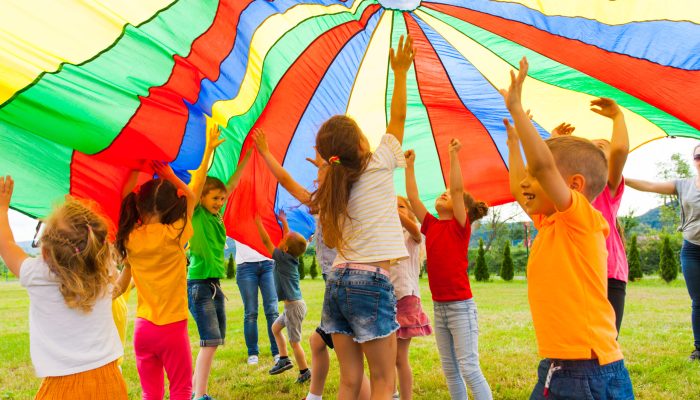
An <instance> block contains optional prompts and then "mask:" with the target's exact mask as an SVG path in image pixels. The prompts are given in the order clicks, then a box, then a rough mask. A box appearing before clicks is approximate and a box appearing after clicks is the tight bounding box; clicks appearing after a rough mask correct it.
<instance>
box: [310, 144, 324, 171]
mask: <svg viewBox="0 0 700 400" xmlns="http://www.w3.org/2000/svg"><path fill="white" fill-rule="evenodd" d="M314 152H315V153H316V158H309V157H306V161H308V162H310V163H311V164H313V165H314V166H315V167H316V168H321V166H323V164H325V163H326V161H325V160H324V159H323V157H321V155H320V154H319V153H318V150H317V149H316V146H314Z"/></svg>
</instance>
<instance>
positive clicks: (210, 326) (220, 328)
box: [187, 279, 226, 347]
mask: <svg viewBox="0 0 700 400" xmlns="http://www.w3.org/2000/svg"><path fill="white" fill-rule="evenodd" d="M224 300H225V296H224V292H223V291H222V290H221V285H220V284H219V280H218V279H188V280H187V305H188V307H189V309H190V313H191V314H192V317H193V318H194V322H196V323H197V330H198V331H199V346H200V347H216V346H220V345H222V344H224V339H225V338H226V310H225V309H224Z"/></svg>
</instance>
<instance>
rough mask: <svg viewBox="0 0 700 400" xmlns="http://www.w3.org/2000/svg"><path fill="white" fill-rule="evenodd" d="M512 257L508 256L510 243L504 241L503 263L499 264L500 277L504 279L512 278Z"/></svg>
mask: <svg viewBox="0 0 700 400" xmlns="http://www.w3.org/2000/svg"><path fill="white" fill-rule="evenodd" d="M513 273H514V272H513V259H512V258H511V257H510V244H509V243H508V242H506V245H505V248H504V249H503V263H502V264H501V273H500V275H501V278H503V280H504V281H512V280H513Z"/></svg>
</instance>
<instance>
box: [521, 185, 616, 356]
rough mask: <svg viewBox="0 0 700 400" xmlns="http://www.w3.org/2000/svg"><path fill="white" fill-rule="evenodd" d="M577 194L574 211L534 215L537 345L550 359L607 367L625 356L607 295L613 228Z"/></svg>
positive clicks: (532, 297) (530, 276)
mask: <svg viewBox="0 0 700 400" xmlns="http://www.w3.org/2000/svg"><path fill="white" fill-rule="evenodd" d="M571 196H572V204H571V207H569V209H568V210H566V211H560V212H556V213H554V214H552V215H551V216H549V217H545V216H544V215H535V216H533V221H534V222H535V227H536V228H537V229H538V230H539V232H538V234H537V238H536V239H535V242H534V244H533V246H532V253H531V254H530V260H529V261H528V264H527V280H528V299H529V301H530V310H531V312H532V321H533V323H534V325H535V336H537V346H538V348H539V353H540V356H542V357H545V358H554V359H565V360H577V359H592V358H596V357H597V358H598V361H599V363H600V365H605V364H609V363H611V362H614V361H618V360H621V359H622V358H623V357H622V352H621V351H620V346H619V345H618V343H617V341H616V340H615V338H616V336H617V330H616V328H615V312H614V311H613V308H612V306H611V305H610V302H609V301H608V294H607V289H608V281H607V277H608V275H607V274H608V270H607V256H608V253H607V250H606V247H605V237H606V236H607V235H608V233H609V227H608V223H607V222H606V221H605V219H604V218H603V215H602V214H601V213H600V212H599V211H597V210H596V209H594V208H593V206H592V205H591V203H589V202H588V200H587V199H586V198H585V197H584V196H583V195H582V194H581V193H579V192H576V191H571Z"/></svg>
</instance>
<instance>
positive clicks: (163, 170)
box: [151, 161, 177, 180]
mask: <svg viewBox="0 0 700 400" xmlns="http://www.w3.org/2000/svg"><path fill="white" fill-rule="evenodd" d="M151 168H152V169H153V171H154V172H155V173H156V174H158V176H159V177H161V178H163V179H165V180H170V179H173V178H177V176H176V175H175V172H174V171H173V169H172V167H170V164H168V163H165V162H162V161H151Z"/></svg>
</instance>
